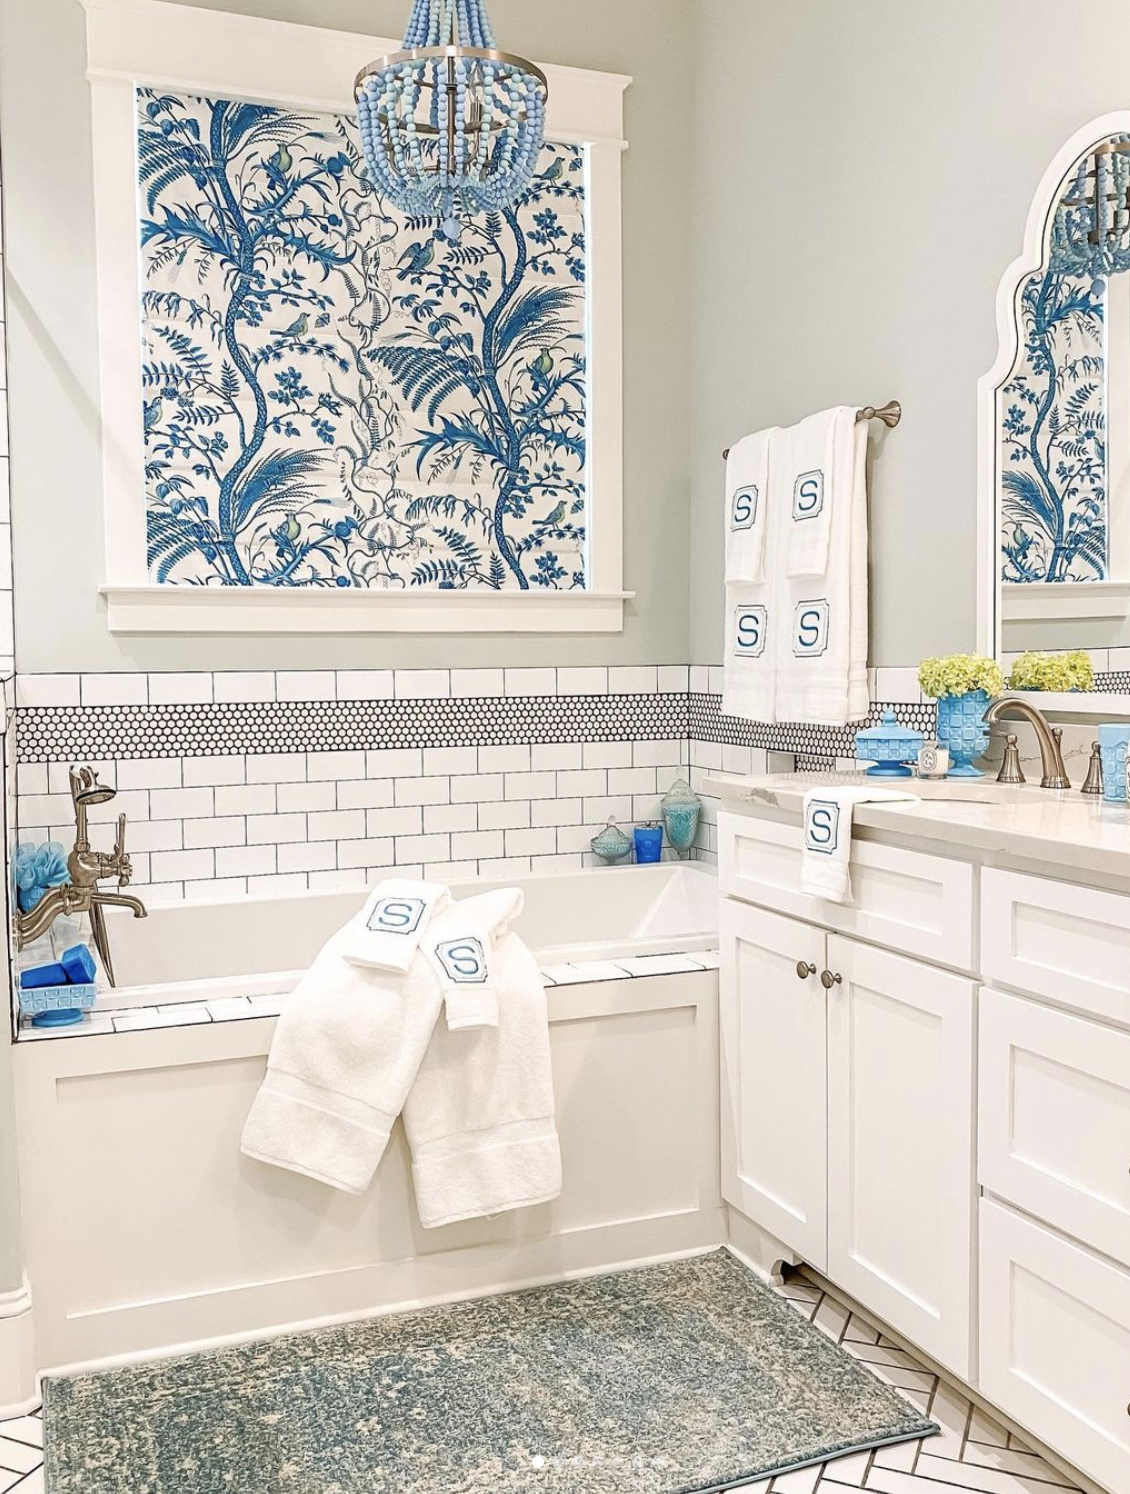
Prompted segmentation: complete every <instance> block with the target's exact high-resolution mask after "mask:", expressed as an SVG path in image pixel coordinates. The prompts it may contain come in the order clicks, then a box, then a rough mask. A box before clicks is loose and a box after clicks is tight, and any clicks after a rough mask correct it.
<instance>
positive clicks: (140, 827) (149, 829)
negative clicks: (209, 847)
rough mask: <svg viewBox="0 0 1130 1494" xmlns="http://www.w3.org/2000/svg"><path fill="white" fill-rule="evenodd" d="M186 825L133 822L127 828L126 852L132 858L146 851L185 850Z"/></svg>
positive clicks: (190, 822)
mask: <svg viewBox="0 0 1130 1494" xmlns="http://www.w3.org/2000/svg"><path fill="white" fill-rule="evenodd" d="M184 823H185V822H184V820H131V821H130V823H129V824H128V825H127V826H126V850H127V851H128V852H129V854H130V855H131V856H136V855H138V854H140V853H142V852H146V851H180V850H183V849H184V834H183V826H184ZM195 823H196V821H192V820H190V821H189V824H195Z"/></svg>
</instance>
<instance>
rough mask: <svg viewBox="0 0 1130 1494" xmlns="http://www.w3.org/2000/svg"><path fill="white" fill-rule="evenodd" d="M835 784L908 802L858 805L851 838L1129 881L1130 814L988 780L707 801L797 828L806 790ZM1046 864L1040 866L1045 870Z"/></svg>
mask: <svg viewBox="0 0 1130 1494" xmlns="http://www.w3.org/2000/svg"><path fill="white" fill-rule="evenodd" d="M835 785H843V786H850V787H862V786H864V785H866V786H868V787H872V788H897V789H899V790H900V791H905V792H907V793H911V794H915V795H916V796H917V798H916V799H915V800H914V801H913V802H911V801H907V802H905V803H890V804H857V805H856V806H855V811H854V820H853V824H854V826H855V828H856V829H857V830H860V831H864V832H872V833H874V834H885V835H894V836H898V837H900V838H903V839H909V840H911V841H914V842H916V843H920V842H922V841H927V842H930V843H931V844H930V846H929V847H926V846H923V847H922V849H931V850H934V851H936V853H937V854H938V855H947V854H948V855H966V856H969V857H972V858H975V859H977V860H1000V861H1002V862H1004V863H1005V864H1007V863H1009V862H1011V861H1013V860H1019V861H1024V862H1030V863H1034V864H1036V865H1037V866H1038V867H1040V869H1043V870H1045V871H1046V872H1047V873H1048V874H1054V873H1056V872H1061V873H1068V874H1069V875H1070V877H1071V879H1072V880H1078V881H1085V880H1088V878H1090V879H1091V880H1098V879H1102V880H1106V879H1107V878H1114V879H1118V880H1120V881H1126V882H1130V807H1128V806H1127V805H1125V804H1115V803H1108V802H1107V801H1106V800H1104V799H1102V798H1097V797H1092V796H1090V795H1087V796H1084V795H1083V794H1081V793H1080V792H1079V790H1078V788H1077V787H1076V788H1072V789H1063V790H1056V789H1042V788H1040V787H1039V786H1038V785H1033V784H1023V785H1015V786H1013V785H1006V784H999V783H996V782H994V780H993V779H992V778H985V779H976V780H970V779H953V778H949V779H940V780H922V781H920V780H918V779H916V778H906V779H879V780H877V779H874V778H867V777H866V776H865V775H864V774H863V773H776V774H767V775H761V776H757V775H753V776H748V777H744V776H739V775H729V774H724V773H715V774H712V775H710V777H709V778H708V779H707V781H706V783H705V784H704V785H703V792H704V793H706V794H709V795H711V796H713V797H717V798H718V799H720V800H721V801H722V804H723V807H724V808H726V809H729V810H735V811H738V812H740V813H745V814H753V815H761V816H763V817H769V818H773V819H778V820H780V819H795V820H796V821H797V822H798V823H799V821H800V817H801V813H802V810H803V805H804V796H805V794H806V793H807V792H808V790H809V789H826V788H831V787H833V786H835ZM1041 864H1042V865H1041Z"/></svg>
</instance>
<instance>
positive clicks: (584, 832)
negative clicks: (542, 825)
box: [557, 824, 628, 854]
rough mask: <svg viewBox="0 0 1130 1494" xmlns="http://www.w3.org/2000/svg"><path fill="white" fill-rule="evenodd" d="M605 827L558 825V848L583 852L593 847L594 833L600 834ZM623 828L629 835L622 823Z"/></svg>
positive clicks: (561, 850) (562, 850) (578, 852)
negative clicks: (591, 843)
mask: <svg viewBox="0 0 1130 1494" xmlns="http://www.w3.org/2000/svg"><path fill="white" fill-rule="evenodd" d="M602 828H603V827H602V826H600V825H592V824H586V825H559V826H558V827H557V849H558V851H559V852H570V853H573V854H581V853H583V852H585V851H588V850H590V849H591V847H590V842H591V840H592V838H593V836H594V835H598V834H599V833H600V831H601V829H602ZM620 828H621V830H623V831H624V834H625V835H627V834H628V831H627V830H626V829H625V827H624V825H623V824H621V826H620Z"/></svg>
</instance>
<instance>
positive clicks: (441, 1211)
mask: <svg viewBox="0 0 1130 1494" xmlns="http://www.w3.org/2000/svg"><path fill="white" fill-rule="evenodd" d="M456 906H458V907H460V908H461V909H462V910H463V913H462V925H463V927H464V928H467V927H471V926H476V927H479V928H481V929H482V931H483V933H484V935H485V937H486V940H487V943H488V945H489V948H488V950H487V957H488V960H489V964H490V969H491V980H492V984H493V987H494V989H495V990H496V992H497V997H498V1018H499V1020H498V1026H497V1027H496V1028H492V1027H479V1028H475V1029H473V1030H470V1031H467V1030H462V1029H459V1028H455V1029H452V1028H451V1027H450V1026H449V1025H448V1024H446V1023H444V1022H441V1021H440V1020H439V1018H440V1012H441V1008H442V1006H443V1002H444V991H443V987H442V986H441V984H440V981H439V979H438V978H437V975H436V972H435V968H434V965H433V963H432V960H431V958H430V957H429V953H428V952H427V951H426V950H424V949H422V948H418V949H417V954H416V958H415V959H414V960H413V961H412V964H411V966H410V967H409V969H408V970H407V971H406V972H404V973H400V972H397V971H383V970H376V969H373V968H372V967H365V966H360V965H356V964H354V963H352V962H351V961H350V960H348V959H346V958H345V948H346V944H347V940H348V938H349V937H350V935H351V932H352V931H351V927H350V926H347V927H346V928H345V929H343V930H341V931H339V932H338V933H337V934H335V935H334V936H333V937H332V938H331V939H330V940H329V942H328V943H327V944H326V946H325V947H324V948H323V949H322V951H321V952H320V954H319V955H318V956H317V958H316V959H315V961H314V963H313V964H312V965H311V967H310V969H309V970H308V971H307V972H306V974H305V975H304V976H303V977H302V980H301V981H300V982H299V984H298V986H297V988H296V990H295V991H294V993H293V995H292V996H291V997H290V999H289V1000H288V1002H287V1004H286V1006H285V1008H284V1010H283V1014H282V1016H281V1017H280V1019H279V1023H278V1027H277V1029H276V1031H275V1037H274V1041H273V1042H272V1044H271V1053H270V1058H269V1059H268V1062H267V1072H266V1075H265V1077H264V1080H263V1084H262V1087H261V1088H260V1090H259V1092H258V1094H257V1095H256V1097H255V1100H254V1102H253V1104H252V1107H251V1111H250V1114H249V1115H248V1118H247V1123H246V1125H245V1127H244V1131H243V1141H242V1149H243V1151H244V1152H245V1153H246V1154H247V1155H248V1156H250V1157H253V1158H255V1159H257V1160H258V1161H261V1162H268V1163H271V1164H273V1165H274V1166H277V1167H284V1168H287V1169H289V1170H290V1171H293V1172H298V1173H302V1174H304V1175H305V1176H307V1177H311V1178H315V1179H317V1180H318V1181H320V1182H324V1183H328V1184H329V1185H330V1186H332V1187H335V1188H340V1189H343V1190H344V1191H345V1192H348V1193H361V1192H363V1191H364V1189H365V1188H366V1187H367V1186H368V1184H369V1182H370V1180H371V1178H372V1175H373V1172H374V1171H375V1169H376V1167H377V1164H378V1163H379V1161H380V1159H381V1156H382V1155H383V1153H384V1150H385V1147H386V1146H387V1144H388V1138H389V1133H390V1131H391V1129H392V1125H393V1122H394V1121H395V1119H396V1117H397V1116H398V1115H399V1114H401V1112H402V1111H403V1113H404V1122H405V1128H406V1131H407V1134H408V1141H409V1146H410V1148H411V1150H412V1157H413V1176H414V1179H415V1184H416V1192H417V1208H418V1212H419V1214H420V1219H421V1222H422V1223H423V1224H424V1225H425V1226H426V1227H429V1228H431V1227H434V1226H436V1225H439V1224H445V1223H449V1222H451V1221H453V1220H455V1219H466V1218H476V1217H479V1216H482V1215H490V1214H497V1213H501V1212H503V1211H504V1210H507V1209H516V1208H521V1207H523V1206H525V1205H527V1204H531V1203H538V1202H544V1201H546V1200H548V1199H551V1198H555V1197H556V1196H557V1194H558V1193H559V1192H560V1190H561V1155H560V1149H559V1146H558V1140H557V1131H556V1126H555V1122H554V1099H553V1080H552V1073H551V1069H550V1056H549V1023H548V1012H547V1008H546V998H545V992H544V989H543V987H542V981H541V976H540V973H539V971H538V968H537V964H536V962H535V960H534V959H533V957H532V955H531V954H530V953H529V951H528V950H527V949H526V947H525V945H524V944H523V943H522V941H521V940H520V939H519V937H518V936H517V934H515V933H514V932H513V930H512V928H511V924H512V922H513V920H514V918H515V917H516V914H517V911H518V909H520V907H521V893H520V892H515V891H512V890H511V891H502V892H491V893H483V894H480V895H478V896H476V897H472V898H467V899H465V900H464V901H463V902H461V903H460V904H458V905H456ZM442 932H443V930H442V929H439V930H438V931H437V929H436V928H433V929H432V934H433V935H435V936H436V937H437V938H438V937H439V936H440V935H441V934H442Z"/></svg>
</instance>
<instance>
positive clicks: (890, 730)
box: [855, 710, 925, 778]
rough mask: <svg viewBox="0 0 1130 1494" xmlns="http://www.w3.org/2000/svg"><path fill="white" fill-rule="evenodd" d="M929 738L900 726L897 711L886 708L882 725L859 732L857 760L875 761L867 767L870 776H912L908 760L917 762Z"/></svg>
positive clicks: (857, 734)
mask: <svg viewBox="0 0 1130 1494" xmlns="http://www.w3.org/2000/svg"><path fill="white" fill-rule="evenodd" d="M924 741H925V738H924V737H923V735H922V733H921V732H920V731H912V730H911V728H910V727H909V726H900V725H899V719H898V717H897V716H896V715H895V713H894V711H890V710H887V711H884V712H883V719H882V721H881V722H880V723H879V725H878V726H871V727H868V729H867V730H866V731H858V732H856V734H855V760H856V762H860V763H868V762H870V763H874V764H875V766H874V767H873V768H868V769H867V777H868V778H909V777H911V772H910V769H909V768H908V767H907V766H906V764H907V763H909V762H913V761H914V760H915V759H916V758H917V756H918V751H919V748H920V747H921V746H922V743H923V742H924Z"/></svg>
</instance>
